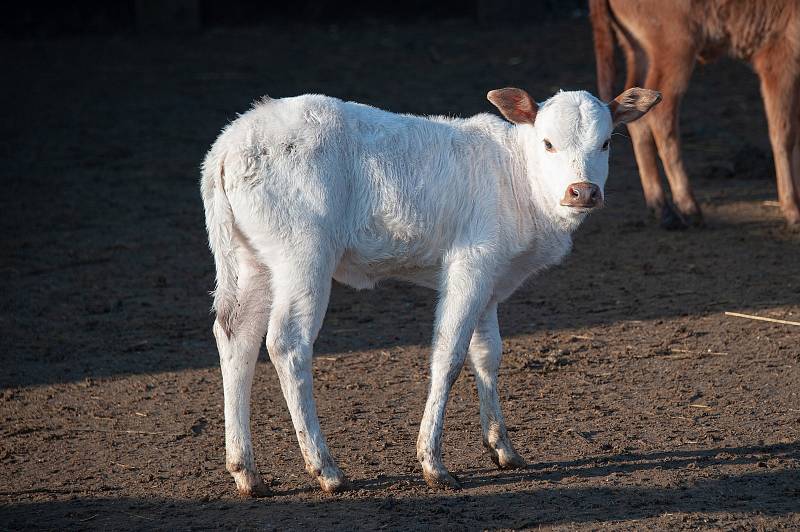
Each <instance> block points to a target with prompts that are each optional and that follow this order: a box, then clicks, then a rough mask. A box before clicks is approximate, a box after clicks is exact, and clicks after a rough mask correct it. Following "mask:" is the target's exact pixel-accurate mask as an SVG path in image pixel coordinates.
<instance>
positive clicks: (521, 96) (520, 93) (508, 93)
mask: <svg viewBox="0 0 800 532" xmlns="http://www.w3.org/2000/svg"><path fill="white" fill-rule="evenodd" d="M486 99H487V100H489V101H490V102H492V103H493V104H494V106H495V107H497V108H498V109H499V110H500V112H501V113H502V114H503V116H504V117H506V119H507V120H508V121H509V122H513V123H515V124H533V122H534V121H535V120H536V112H537V111H538V110H539V106H538V105H536V102H534V101H533V98H531V97H530V95H529V94H528V93H527V92H525V91H524V90H522V89H517V88H514V87H508V88H505V89H495V90H493V91H489V93H488V94H487V95H486Z"/></svg>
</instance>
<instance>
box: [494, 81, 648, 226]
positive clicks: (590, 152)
mask: <svg viewBox="0 0 800 532" xmlns="http://www.w3.org/2000/svg"><path fill="white" fill-rule="evenodd" d="M487 98H488V99H489V101H490V102H492V103H493V104H494V105H495V106H497V108H498V109H499V110H500V112H501V113H502V114H503V116H505V117H506V118H507V119H508V120H509V121H511V122H513V123H514V124H517V125H518V126H520V127H519V128H517V129H518V133H519V139H520V143H521V149H522V150H523V152H524V154H525V159H526V160H527V165H528V173H529V174H530V175H529V177H530V179H531V180H532V181H533V182H532V188H533V191H534V194H539V195H541V196H543V197H542V198H541V199H543V200H544V201H545V205H550V206H552V209H553V210H554V211H555V212H556V213H558V215H559V216H561V217H563V218H565V219H567V220H577V221H579V220H581V219H582V218H583V216H584V215H585V214H586V213H588V212H589V211H591V210H593V209H596V208H598V207H601V206H602V205H603V194H604V192H603V188H604V186H605V183H606V179H607V177H608V152H609V146H610V141H611V132H612V131H613V129H614V127H615V126H617V125H619V124H622V123H628V122H632V121H634V120H636V119H638V118H639V117H641V116H642V115H644V114H645V113H646V112H647V111H649V110H650V108H651V107H653V106H654V105H655V104H657V103H658V102H659V101H660V100H661V95H660V94H659V93H658V92H656V91H651V90H647V89H639V88H632V89H628V90H627V91H625V92H623V93H622V94H621V95H619V96H618V97H617V98H616V99H615V100H614V101H612V102H610V103H609V104H605V103H603V102H601V101H600V100H598V99H597V98H595V97H594V96H592V95H591V94H589V93H588V92H586V91H575V92H559V93H558V94H556V95H555V96H553V97H552V98H550V99H549V100H547V101H546V102H544V103H543V104H541V105H538V104H537V103H536V102H534V101H533V99H531V97H530V96H529V95H528V93H527V92H525V91H524V90H522V89H515V88H507V89H498V90H493V91H490V92H489V94H488V95H487ZM548 210H550V209H548Z"/></svg>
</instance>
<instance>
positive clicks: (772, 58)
mask: <svg viewBox="0 0 800 532" xmlns="http://www.w3.org/2000/svg"><path fill="white" fill-rule="evenodd" d="M589 7H590V16H591V22H592V29H593V33H594V41H595V55H596V58H597V78H598V87H599V93H600V96H601V98H603V99H605V100H610V98H611V96H612V94H614V90H613V83H614V75H615V72H614V44H615V41H616V43H617V44H619V46H620V48H621V49H622V52H623V54H624V56H625V63H626V68H627V75H626V81H625V86H626V87H632V86H635V85H638V86H640V87H645V88H648V89H655V90H658V91H660V92H661V93H662V96H663V102H662V103H661V105H659V106H658V107H657V108H655V109H654V110H653V112H652V113H650V114H649V115H648V116H647V117H645V119H644V120H641V121H639V122H637V123H635V124H631V125H630V126H629V131H630V133H631V140H632V142H633V146H634V151H635V153H636V160H637V163H638V165H639V174H640V177H641V179H642V187H643V189H644V194H645V200H646V201H647V204H648V206H649V207H650V208H652V209H653V210H655V211H656V213H660V215H661V217H662V225H664V226H666V227H673V228H674V227H684V226H685V224H686V223H687V222H700V221H701V220H702V218H701V214H700V209H699V207H698V205H697V202H696V200H695V199H694V195H693V193H692V190H691V187H690V185H689V180H688V177H687V175H686V171H685V170H684V167H683V161H682V159H681V155H680V132H679V129H678V111H679V106H680V101H681V98H682V97H683V95H684V93H685V92H686V89H687V87H688V85H689V79H690V77H691V73H692V70H693V69H694V66H695V63H696V62H697V61H700V62H702V63H705V62H708V61H710V60H713V59H715V58H717V57H719V56H720V55H729V56H731V57H734V58H737V59H740V60H742V61H746V62H748V63H750V64H751V65H752V66H753V68H754V69H755V71H756V72H757V73H758V75H759V77H760V79H761V93H762V97H763V99H764V106H765V110H766V114H767V120H768V122H769V135H770V142H771V144H772V149H773V154H774V157H775V172H776V177H777V182H778V197H779V200H780V204H781V209H782V211H783V214H784V216H785V218H786V221H787V222H788V224H789V225H790V226H791V227H794V228H800V207H799V205H800V0H671V1H670V2H664V1H663V0H590V2H589ZM656 155H658V156H659V157H660V158H661V161H662V163H663V165H664V170H665V173H666V174H667V180H668V181H669V184H670V189H671V192H672V199H673V201H674V203H675V206H676V207H677V210H678V213H677V214H676V213H675V212H674V211H673V210H672V208H671V205H670V203H669V201H668V200H667V199H666V195H665V193H664V190H663V187H662V184H661V178H660V176H659V174H658V167H657V164H656Z"/></svg>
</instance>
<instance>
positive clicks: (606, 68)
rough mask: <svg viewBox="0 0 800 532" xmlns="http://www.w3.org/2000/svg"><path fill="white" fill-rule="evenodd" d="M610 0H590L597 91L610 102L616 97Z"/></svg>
mask: <svg viewBox="0 0 800 532" xmlns="http://www.w3.org/2000/svg"><path fill="white" fill-rule="evenodd" d="M608 1H609V0H589V18H590V19H591V21H592V34H593V35H594V56H595V61H596V62H597V92H598V95H599V96H600V99H601V100H603V101H604V102H610V101H611V99H612V98H613V97H614V93H613V91H614V75H615V73H616V72H615V67H614V34H613V28H612V27H611V24H612V22H613V19H612V16H613V15H612V13H611V6H609V5H608Z"/></svg>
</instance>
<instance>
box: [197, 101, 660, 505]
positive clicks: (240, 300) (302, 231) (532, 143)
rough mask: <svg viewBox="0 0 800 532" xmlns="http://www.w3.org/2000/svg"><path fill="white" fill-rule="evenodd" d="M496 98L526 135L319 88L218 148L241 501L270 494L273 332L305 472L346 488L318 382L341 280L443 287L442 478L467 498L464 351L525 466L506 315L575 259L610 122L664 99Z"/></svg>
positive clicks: (420, 451)
mask: <svg viewBox="0 0 800 532" xmlns="http://www.w3.org/2000/svg"><path fill="white" fill-rule="evenodd" d="M488 98H489V100H490V101H491V102H492V103H493V104H494V105H496V106H497V107H498V109H499V110H500V112H501V113H502V114H503V115H504V116H505V117H506V118H507V119H508V120H509V121H511V122H512V123H513V124H514V125H512V124H509V123H507V122H505V121H503V120H501V119H499V118H498V117H496V116H494V115H490V114H480V115H477V116H473V117H471V118H467V119H458V118H444V117H429V118H424V117H418V116H411V115H397V114H392V113H388V112H385V111H381V110H379V109H375V108H373V107H369V106H366V105H360V104H357V103H351V102H343V101H341V100H337V99H335V98H329V97H325V96H319V95H306V96H299V97H296V98H284V99H280V100H271V99H265V100H263V101H262V102H260V103H258V104H257V105H256V106H254V107H253V109H251V110H250V111H249V112H247V113H245V114H244V115H242V116H241V117H239V118H238V119H237V120H236V121H234V122H233V123H232V124H230V125H229V126H228V127H227V128H225V130H224V131H223V132H222V134H221V135H220V136H219V138H218V139H217V141H216V143H215V144H214V146H213V147H212V148H211V150H210V151H209V153H208V155H207V156H206V159H205V161H204V163H203V178H202V193H203V202H204V204H205V214H206V224H207V229H208V234H209V241H210V247H211V250H212V251H213V253H214V260H215V262H216V268H217V289H216V292H215V294H214V308H215V309H216V313H217V319H216V322H215V324H214V335H215V336H216V339H217V346H218V348H219V354H220V363H221V366H222V377H223V384H224V391H225V449H226V455H227V456H226V465H227V469H228V470H229V471H230V472H231V473H232V474H233V477H234V479H235V480H236V485H237V486H238V488H239V491H240V492H241V493H242V494H244V495H253V496H255V495H262V494H264V493H266V491H267V490H266V488H265V487H264V485H263V483H262V481H261V478H260V476H259V473H258V471H257V469H256V465H255V460H254V457H253V448H252V444H251V438H250V425H249V417H250V388H251V384H252V379H253V369H254V366H255V363H256V358H257V354H258V346H259V342H260V341H261V340H262V339H263V337H264V333H265V332H266V336H267V349H268V351H269V356H270V359H271V360H272V362H273V364H274V366H275V369H276V370H277V372H278V376H279V378H280V382H281V388H282V389H283V395H284V397H285V399H286V403H287V405H288V407H289V411H290V413H291V416H292V421H293V423H294V427H295V430H296V432H297V439H298V442H299V444H300V449H301V451H302V453H303V457H304V458H305V462H306V469H307V470H308V472H309V473H311V474H312V475H313V476H314V477H316V478H317V480H318V481H319V483H320V485H321V486H322V489H323V490H325V491H336V490H339V489H342V488H344V487H345V486H346V483H347V481H346V479H345V477H344V475H342V472H341V471H340V470H339V468H338V467H337V466H336V463H335V462H334V460H333V458H332V457H331V455H330V453H329V452H328V448H327V446H326V443H325V437H324V436H323V435H322V432H321V431H320V426H319V420H318V418H317V413H316V407H315V404H314V399H313V397H312V385H311V355H312V352H311V351H312V345H313V343H314V340H315V339H316V336H317V333H318V331H319V328H320V325H321V324H322V320H323V317H324V315H325V309H326V307H327V305H328V296H329V294H330V288H331V279H332V278H333V279H336V280H338V281H340V282H342V283H346V284H349V285H351V286H354V287H356V288H371V287H373V286H374V285H375V284H376V283H377V282H378V281H380V280H381V279H385V278H389V277H392V278H397V279H404V280H407V281H410V282H412V283H416V284H420V285H423V286H427V287H430V288H434V289H436V290H438V292H439V303H438V306H437V310H436V324H435V329H434V338H433V353H432V356H431V377H430V379H431V381H430V393H429V395H428V400H427V403H426V405H425V412H424V414H423V417H422V423H421V426H420V432H419V438H418V440H417V457H418V458H419V461H420V462H421V463H422V468H423V474H424V477H425V480H426V481H427V482H428V484H430V485H432V486H437V487H458V482H457V481H456V480H455V479H454V478H453V477H452V476H451V475H450V474H449V473H448V472H447V469H445V467H444V464H443V463H442V449H441V438H442V424H443V420H444V411H445V405H446V403H447V399H448V394H449V391H450V387H451V385H452V384H453V382H454V381H455V379H456V377H457V376H458V374H459V372H460V370H461V367H462V366H463V364H464V360H465V358H466V355H467V354H469V358H470V362H471V363H472V365H473V367H474V369H475V375H476V380H477V385H478V394H479V397H480V412H481V426H482V428H483V443H484V445H485V446H486V448H487V449H488V450H489V453H490V454H491V457H492V459H493V460H494V462H495V463H496V464H497V465H498V466H499V467H501V468H509V467H521V466H524V465H525V461H524V460H523V459H522V458H521V457H520V456H519V455H518V454H517V453H516V452H515V451H514V447H513V446H512V444H511V441H510V440H509V438H508V434H507V432H506V427H505V423H504V421H503V415H502V414H501V412H500V404H499V399H498V394H497V369H498V366H499V364H500V353H501V340H500V333H499V329H498V324H497V304H498V303H499V302H501V301H503V300H505V299H506V298H508V297H509V296H510V295H511V293H512V292H513V291H514V290H515V289H516V288H517V287H518V286H519V285H520V284H521V283H522V282H523V281H524V280H525V278H526V277H528V276H529V275H530V274H531V273H533V272H537V271H541V270H543V269H545V268H547V267H549V266H552V265H554V264H557V263H558V262H559V261H561V260H562V259H563V257H564V256H565V255H566V254H567V252H568V251H569V249H570V247H571V244H572V240H571V233H572V232H573V231H574V230H575V229H576V228H577V227H578V225H579V224H580V222H581V221H582V220H583V219H584V217H585V216H586V213H587V212H589V211H590V210H592V209H594V208H596V207H599V206H600V205H602V202H603V186H604V184H605V181H606V177H607V175H608V148H609V138H610V136H611V131H612V129H613V127H614V126H615V125H616V124H618V123H622V122H629V121H632V120H635V119H637V118H639V117H640V116H642V115H643V114H644V113H646V112H647V111H648V110H649V109H650V107H652V106H653V105H654V104H655V103H657V102H658V100H659V95H658V93H656V92H654V91H648V90H644V89H636V88H634V89H630V90H628V91H626V92H625V93H623V94H622V95H620V96H619V97H618V98H617V99H616V100H614V101H613V102H611V103H610V104H609V105H606V104H604V103H602V102H600V101H599V100H597V99H596V98H595V97H593V96H591V95H590V94H588V93H586V92H560V93H558V94H556V95H555V96H553V97H552V98H550V99H549V100H547V101H546V102H544V103H543V104H542V105H537V104H536V103H535V102H534V101H533V100H532V99H531V98H530V96H528V94H527V93H526V92H525V91H523V90H521V89H500V90H494V91H491V92H490V93H489V94H488ZM389 311H391V310H389Z"/></svg>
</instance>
